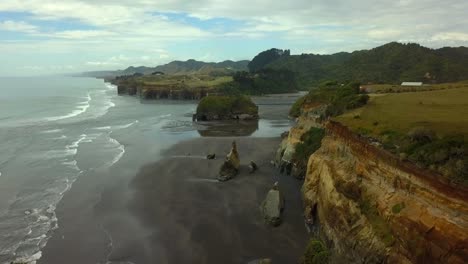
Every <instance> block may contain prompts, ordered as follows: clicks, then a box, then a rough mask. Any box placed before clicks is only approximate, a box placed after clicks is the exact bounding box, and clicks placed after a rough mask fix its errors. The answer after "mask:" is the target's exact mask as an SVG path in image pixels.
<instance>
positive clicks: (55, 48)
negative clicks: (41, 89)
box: [0, 0, 468, 76]
mask: <svg viewBox="0 0 468 264" xmlns="http://www.w3.org/2000/svg"><path fill="white" fill-rule="evenodd" d="M466 14H468V1H467V0H445V1H440V0H287V1H273V0H270V1H266V0H255V1H252V0H237V1H229V0H197V1H193V0H115V1H110V0H1V1H0V76H21V75H43V74H61V73H73V72H82V71H93V70H113V69H124V68H126V67H128V66H131V65H133V66H140V65H145V66H157V65H160V64H164V63H168V62H170V61H172V60H187V59H196V60H203V61H223V60H227V59H230V60H242V59H252V58H253V57H254V56H255V55H256V54H258V53H259V52H261V51H263V50H266V49H269V48H281V49H290V50H291V53H292V54H301V53H315V54H317V53H318V54H332V53H336V52H340V51H353V50H359V49H370V48H373V47H376V46H379V45H382V44H385V43H388V42H390V41H399V42H404V43H406V42H416V43H419V44H421V45H423V46H427V47H431V48H440V47H444V46H468V16H467V15H466Z"/></svg>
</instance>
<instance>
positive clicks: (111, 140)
mask: <svg viewBox="0 0 468 264" xmlns="http://www.w3.org/2000/svg"><path fill="white" fill-rule="evenodd" d="M109 141H110V142H111V143H113V144H114V145H117V146H118V147H117V149H118V150H119V153H118V154H117V155H116V156H115V157H114V159H113V160H112V161H111V162H110V163H109V167H110V166H112V165H114V164H115V163H117V162H118V161H119V160H120V159H121V158H122V156H123V155H124V154H125V146H124V145H122V144H120V142H119V141H117V140H116V139H114V138H111V137H110V133H109Z"/></svg>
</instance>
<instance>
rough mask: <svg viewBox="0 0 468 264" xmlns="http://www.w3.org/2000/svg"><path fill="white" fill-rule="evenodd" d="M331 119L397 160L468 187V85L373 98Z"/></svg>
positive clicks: (375, 96) (374, 96)
mask: <svg viewBox="0 0 468 264" xmlns="http://www.w3.org/2000/svg"><path fill="white" fill-rule="evenodd" d="M441 87H443V86H441ZM335 120H337V121H339V122H341V123H342V124H344V125H346V126H348V127H349V128H351V129H352V130H354V131H355V132H356V133H359V134H361V135H363V136H366V137H370V138H372V139H373V140H377V141H378V142H380V143H381V145H382V147H384V148H385V149H387V150H389V151H391V152H393V153H395V154H397V155H399V156H400V158H401V159H404V160H406V159H408V160H410V161H412V162H414V163H416V164H417V165H418V166H420V167H424V168H428V169H431V170H434V171H438V172H439V173H441V174H442V175H444V176H446V177H447V178H448V179H449V180H451V181H454V182H461V183H464V184H468V141H467V136H468V87H461V88H457V89H455V88H454V89H439V90H433V91H426V92H415V93H390V94H385V95H380V94H379V95H373V96H371V97H370V101H369V103H368V104H367V105H366V106H365V107H362V108H359V109H355V110H352V111H349V112H347V113H344V114H343V115H340V116H337V117H336V118H335Z"/></svg>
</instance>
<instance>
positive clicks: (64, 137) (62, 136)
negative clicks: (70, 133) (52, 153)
mask: <svg viewBox="0 0 468 264" xmlns="http://www.w3.org/2000/svg"><path fill="white" fill-rule="evenodd" d="M66 138H67V136H65V135H61V136H60V137H54V138H52V139H66Z"/></svg>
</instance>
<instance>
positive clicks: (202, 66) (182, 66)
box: [82, 59, 249, 78]
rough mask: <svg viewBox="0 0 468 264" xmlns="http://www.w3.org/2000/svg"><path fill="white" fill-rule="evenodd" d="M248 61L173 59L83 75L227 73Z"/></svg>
mask: <svg viewBox="0 0 468 264" xmlns="http://www.w3.org/2000/svg"><path fill="white" fill-rule="evenodd" d="M248 63H249V61H248V60H242V61H231V60H226V61H223V62H203V61H196V60H192V59H191V60H187V61H172V62H170V63H167V64H164V65H159V66H156V67H146V66H139V67H134V66H130V67H128V68H127V69H125V70H117V71H93V72H85V73H83V74H82V76H89V77H97V78H104V77H115V76H121V75H133V74H135V73H141V74H145V75H148V74H151V73H153V72H163V73H164V74H196V73H199V74H211V73H214V74H216V73H219V74H226V73H230V72H232V73H234V72H237V71H246V70H247V65H248Z"/></svg>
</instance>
